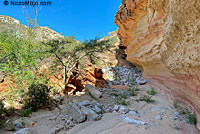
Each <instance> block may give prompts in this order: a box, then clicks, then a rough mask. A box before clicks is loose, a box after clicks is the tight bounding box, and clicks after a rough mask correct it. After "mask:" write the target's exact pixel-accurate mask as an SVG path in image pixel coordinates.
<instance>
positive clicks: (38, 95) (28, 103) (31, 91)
mask: <svg viewBox="0 0 200 134" xmlns="http://www.w3.org/2000/svg"><path fill="white" fill-rule="evenodd" d="M49 92H50V88H48V87H47V86H46V85H43V84H32V85H31V86H30V87H29V88H28V92H27V94H26V95H27V97H26V98H25V107H26V108H30V109H31V110H32V111H37V109H39V108H42V107H45V106H47V104H48V103H49Z"/></svg>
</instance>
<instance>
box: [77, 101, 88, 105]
mask: <svg viewBox="0 0 200 134" xmlns="http://www.w3.org/2000/svg"><path fill="white" fill-rule="evenodd" d="M77 105H78V106H89V105H91V102H90V101H89V100H85V101H82V102H79V103H78V104H77Z"/></svg>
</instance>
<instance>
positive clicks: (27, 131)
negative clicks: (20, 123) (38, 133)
mask: <svg viewBox="0 0 200 134" xmlns="http://www.w3.org/2000/svg"><path fill="white" fill-rule="evenodd" d="M15 134H33V131H32V129H30V128H24V129H21V130H19V131H17V132H16V133H15Z"/></svg>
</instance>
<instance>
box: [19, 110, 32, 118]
mask: <svg viewBox="0 0 200 134" xmlns="http://www.w3.org/2000/svg"><path fill="white" fill-rule="evenodd" d="M31 114H32V110H31V109H25V110H22V111H21V116H22V117H30V115H31Z"/></svg>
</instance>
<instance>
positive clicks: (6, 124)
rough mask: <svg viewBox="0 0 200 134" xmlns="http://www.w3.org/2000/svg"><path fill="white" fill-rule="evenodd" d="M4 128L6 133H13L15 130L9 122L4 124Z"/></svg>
mask: <svg viewBox="0 0 200 134" xmlns="http://www.w3.org/2000/svg"><path fill="white" fill-rule="evenodd" d="M4 128H5V130H7V131H13V130H15V125H14V124H13V122H12V121H11V120H8V121H6V123H5V124H4Z"/></svg>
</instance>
